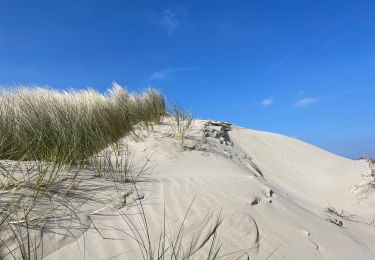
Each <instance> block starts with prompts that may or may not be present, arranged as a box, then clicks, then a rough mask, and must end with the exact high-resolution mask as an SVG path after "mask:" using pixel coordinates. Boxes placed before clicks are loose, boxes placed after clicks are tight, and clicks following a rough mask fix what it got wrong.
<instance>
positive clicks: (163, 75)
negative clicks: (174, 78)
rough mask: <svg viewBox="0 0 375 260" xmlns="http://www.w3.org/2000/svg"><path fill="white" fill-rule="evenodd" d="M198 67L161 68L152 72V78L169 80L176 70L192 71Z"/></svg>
mask: <svg viewBox="0 0 375 260" xmlns="http://www.w3.org/2000/svg"><path fill="white" fill-rule="evenodd" d="M195 69H196V68H174V69H166V70H159V71H156V72H154V73H152V74H151V76H150V80H167V79H169V78H170V76H171V74H173V73H176V72H183V71H192V70H195Z"/></svg>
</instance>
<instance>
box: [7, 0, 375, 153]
mask: <svg viewBox="0 0 375 260" xmlns="http://www.w3.org/2000/svg"><path fill="white" fill-rule="evenodd" d="M374 13H375V2H374V1H361V0H357V1H351V0H347V1H333V0H332V1H329V0H324V1H320V0H314V1H301V0H295V1H290V0H283V1H279V0H273V1H271V0H269V1H267V0H265V1H255V0H247V1H245V0H244V1H241V0H232V1H229V0H223V1H219V0H216V1H213V0H212V1H210V0H190V1H142V0H137V1H69V0H65V1H17V0H14V1H11V0H9V1H7V0H6V1H5V0H0V84H1V85H6V86H13V85H17V84H29V85H30V84H31V85H49V86H52V87H56V88H60V89H66V88H86V87H92V88H96V89H98V90H104V89H106V88H108V87H110V85H111V82H113V81H116V82H117V83H119V84H121V85H124V86H127V87H128V88H129V89H130V90H135V91H136V90H141V89H144V88H146V87H148V86H154V87H157V88H159V89H161V90H162V91H163V92H164V93H165V94H166V95H167V97H168V100H169V101H170V102H178V103H180V104H182V105H183V106H185V107H188V108H191V110H192V111H193V112H194V114H195V115H196V117H198V118H214V119H220V120H227V121H230V122H232V123H234V124H237V125H241V126H244V127H249V128H254V129H260V130H267V131H273V132H277V133H282V134H286V135H289V136H293V137H296V138H299V139H302V140H305V141H308V142H310V143H313V144H315V145H317V146H319V147H322V148H324V149H327V150H329V151H332V152H335V153H338V154H340V155H344V156H347V157H351V158H356V157H358V156H361V155H364V156H373V157H375V120H374V114H375V105H374V99H375V15H374Z"/></svg>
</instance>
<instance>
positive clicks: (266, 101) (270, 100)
mask: <svg viewBox="0 0 375 260" xmlns="http://www.w3.org/2000/svg"><path fill="white" fill-rule="evenodd" d="M273 101H274V99H273V98H265V99H263V100H262V101H260V104H262V106H265V107H267V106H270V105H272V104H273Z"/></svg>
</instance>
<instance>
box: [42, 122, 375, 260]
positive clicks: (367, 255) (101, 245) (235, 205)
mask: <svg viewBox="0 0 375 260" xmlns="http://www.w3.org/2000/svg"><path fill="white" fill-rule="evenodd" d="M141 135H142V140H137V141H135V140H133V139H131V138H129V137H127V138H125V139H124V140H123V141H124V142H125V143H127V144H128V145H129V147H130V149H131V150H132V151H133V152H134V158H133V163H134V167H135V168H136V169H139V168H141V167H142V165H143V163H144V162H145V160H149V165H150V166H152V167H151V168H150V169H148V171H147V172H146V174H145V175H143V177H142V181H140V182H138V183H137V186H136V189H137V190H135V187H132V189H133V195H132V197H131V198H130V197H129V201H133V202H137V201H141V202H142V206H143V210H144V213H145V214H144V216H145V217H146V219H147V228H148V231H149V235H150V241H151V243H152V245H151V247H153V248H155V250H157V248H158V241H160V234H161V232H162V231H163V228H164V227H166V229H167V233H168V234H169V236H170V237H173V236H176V234H178V231H179V229H180V227H181V223H182V221H183V219H184V217H185V214H186V213H187V215H186V220H185V221H184V225H183V241H182V244H183V248H184V249H185V251H187V249H188V248H189V246H190V245H191V244H194V245H202V249H201V250H199V251H198V252H197V253H196V254H194V257H193V259H205V258H204V257H205V256H206V255H207V253H208V250H209V249H210V245H209V243H204V242H205V240H206V238H207V234H208V233H209V232H210V230H212V228H213V227H214V226H215V224H216V221H217V220H218V219H220V220H221V225H220V226H219V242H220V244H221V249H220V251H219V255H218V256H219V259H374V257H375V249H374V247H373V245H374V244H375V224H374V218H375V196H374V194H375V193H374V192H373V190H372V188H371V186H370V182H371V180H372V179H373V177H371V172H370V168H369V164H368V162H367V161H365V160H349V159H346V158H342V157H339V156H336V155H334V154H331V153H329V152H326V151H324V150H321V149H319V148H317V147H314V146H312V145H310V144H307V143H304V142H302V141H299V140H296V139H293V138H289V137H286V136H282V135H277V134H273V133H267V132H259V131H254V130H249V129H243V128H240V127H236V126H230V125H228V124H225V123H221V122H213V123H210V122H209V121H203V120H195V121H194V122H193V127H192V129H191V130H190V131H189V132H188V134H187V137H186V139H185V141H184V143H183V145H182V147H181V146H180V144H179V141H178V140H176V138H174V136H172V134H171V125H170V123H169V122H168V121H166V122H164V123H163V124H162V125H160V126H155V127H154V130H153V131H143V132H142V134H141ZM202 140H203V141H202ZM84 176H85V177H80V178H88V179H89V180H85V181H83V180H82V182H80V183H82V185H83V183H86V184H85V185H87V183H88V181H89V183H90V185H87V186H90V187H102V188H101V189H97V190H95V192H93V194H94V195H93V197H92V199H91V200H90V202H89V203H86V204H84V205H83V206H82V207H81V208H80V213H79V214H80V216H81V219H82V221H84V220H85V219H87V217H88V216H90V222H87V223H88V224H87V225H88V227H87V228H86V229H84V230H80V231H79V232H76V236H75V238H74V239H73V238H67V237H66V236H64V235H56V234H55V235H51V236H50V239H49V240H48V241H46V242H44V251H43V255H44V258H45V259H83V258H86V259H142V253H141V252H142V249H140V248H139V244H138V243H137V242H136V241H135V240H134V239H132V238H131V237H130V236H131V235H132V234H133V235H134V230H133V231H132V229H131V228H129V222H130V223H134V225H135V226H137V228H139V230H140V233H141V235H140V237H143V238H146V237H147V235H146V232H144V231H145V230H144V229H145V227H144V222H142V217H141V215H140V214H139V211H140V208H139V204H137V203H130V204H129V205H128V206H125V207H121V208H120V209H115V207H113V205H109V206H108V204H106V203H104V202H102V199H101V198H108V197H111V196H112V195H113V194H114V191H113V188H111V186H110V185H109V186H108V187H107V186H105V185H106V182H104V181H103V180H102V179H96V178H95V177H94V176H93V174H92V173H91V172H90V170H87V172H86V174H85V175H84ZM79 187H80V186H79V185H77V188H79ZM136 191H137V192H136ZM136 205H138V206H136ZM190 205H191V208H190V210H188V209H189V206H190ZM119 211H121V212H122V213H123V214H126V216H127V217H124V216H120V215H119V214H118V213H119ZM164 223H166V224H164ZM94 226H95V227H94ZM185 253H186V252H185ZM183 255H184V254H181V258H183Z"/></svg>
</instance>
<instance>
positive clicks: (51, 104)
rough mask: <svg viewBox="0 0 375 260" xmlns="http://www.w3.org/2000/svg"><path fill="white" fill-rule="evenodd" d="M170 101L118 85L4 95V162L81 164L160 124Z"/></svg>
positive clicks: (0, 109)
mask: <svg viewBox="0 0 375 260" xmlns="http://www.w3.org/2000/svg"><path fill="white" fill-rule="evenodd" d="M165 113H166V102H165V98H164V96H163V95H162V94H161V93H160V92H159V91H157V90H154V89H149V90H147V91H145V92H144V93H142V94H131V93H129V92H128V91H127V90H126V89H124V88H122V87H121V86H119V85H117V84H114V85H113V87H112V89H111V90H109V91H108V92H107V93H106V94H101V93H98V92H96V91H94V90H80V91H75V90H71V91H58V90H53V89H48V88H27V87H19V88H16V89H11V90H2V91H0V159H12V160H48V161H53V162H58V163H80V162H82V161H84V160H85V159H86V158H88V157H89V156H91V155H93V154H96V153H98V152H99V151H101V150H102V149H104V148H105V147H107V146H108V145H109V144H111V143H114V142H116V141H118V140H119V139H120V138H122V137H123V136H125V135H126V134H128V133H129V132H131V131H132V130H133V126H134V125H136V124H144V125H146V126H148V125H150V124H152V123H160V121H161V120H162V117H163V116H164V115H165Z"/></svg>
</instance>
